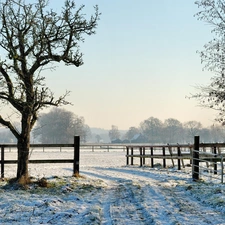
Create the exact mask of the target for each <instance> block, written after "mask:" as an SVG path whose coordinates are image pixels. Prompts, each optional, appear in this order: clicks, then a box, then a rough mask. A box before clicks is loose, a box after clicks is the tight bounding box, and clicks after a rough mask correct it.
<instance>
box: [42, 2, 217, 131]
mask: <svg viewBox="0 0 225 225" xmlns="http://www.w3.org/2000/svg"><path fill="white" fill-rule="evenodd" d="M50 2H51V1H50ZM52 2H53V1H52ZM59 2H60V3H59ZM62 2H63V1H62ZM62 2H61V1H57V3H56V2H55V1H54V4H58V5H54V6H55V7H58V8H60V7H61V5H60V4H62ZM76 2H77V4H78V5H81V4H85V10H84V12H85V13H86V14H87V16H89V15H90V14H91V13H92V12H93V8H92V6H93V5H95V4H97V5H98V6H99V10H100V11H101V13H102V16H101V19H100V21H99V25H98V28H97V33H96V35H94V36H88V37H86V40H85V43H83V44H81V51H82V52H83V53H84V57H83V59H84V65H83V66H81V67H79V68H76V67H71V66H70V67H66V66H64V65H63V64H60V65H57V67H56V70H54V71H53V72H50V71H48V72H45V73H46V79H47V84H49V86H50V88H51V90H52V91H53V92H54V93H55V94H56V96H58V95H60V94H62V93H64V92H65V90H70V91H71V95H70V96H69V97H68V100H69V101H71V102H72V103H73V106H68V107H66V109H68V110H70V111H73V112H74V113H75V114H77V115H79V116H83V117H84V118H85V121H86V123H87V124H88V125H89V126H90V127H101V128H105V129H110V128H111V125H116V126H118V128H119V129H128V128H129V127H131V126H136V127H138V126H139V124H140V122H142V121H143V120H145V119H147V118H149V117H151V116H153V117H157V118H159V119H161V120H162V121H164V120H165V119H167V118H176V119H178V120H180V121H181V122H186V121H190V120H197V121H200V122H201V123H202V124H203V125H204V126H208V125H211V124H212V123H213V122H214V121H213V120H214V118H215V112H214V111H212V110H210V109H202V108H200V107H197V104H198V102H197V101H196V100H194V99H191V100H189V99H186V98H185V96H187V95H189V94H190V93H195V88H194V86H196V85H199V84H208V83H209V82H210V77H212V76H213V74H211V73H209V72H207V71H204V72H203V71H202V68H203V65H201V62H200V57H199V55H198V54H197V53H196V51H197V50H201V49H203V45H204V44H205V43H206V42H208V41H209V40H210V39H211V37H212V34H211V33H210V27H209V26H208V25H207V24H205V23H204V22H201V21H198V20H197V18H196V17H194V14H195V13H196V12H197V10H198V9H197V6H196V5H195V4H194V0H193V1H192V0H188V1H187V0H161V1H156V0H142V1H136V0H122V1H121V0H114V1H106V0H92V1H90V0H83V1H81V0H79V1H76Z"/></svg>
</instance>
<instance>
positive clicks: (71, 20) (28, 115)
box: [0, 0, 100, 180]
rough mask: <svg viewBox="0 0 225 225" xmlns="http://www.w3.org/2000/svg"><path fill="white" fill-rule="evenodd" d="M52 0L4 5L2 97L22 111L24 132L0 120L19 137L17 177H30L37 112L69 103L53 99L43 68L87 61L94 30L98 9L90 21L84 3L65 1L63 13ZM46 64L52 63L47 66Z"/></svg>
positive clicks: (0, 10) (0, 8)
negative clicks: (83, 45)
mask: <svg viewBox="0 0 225 225" xmlns="http://www.w3.org/2000/svg"><path fill="white" fill-rule="evenodd" d="M48 3H49V1H48V0H36V3H32V4H30V3H26V1H25V0H17V1H14V0H5V1H1V3H0V32H1V36H0V48H1V53H2V54H1V59H0V99H1V100H2V102H3V103H5V104H10V105H11V106H12V107H13V108H14V109H15V110H16V111H17V112H18V114H19V115H20V118H21V130H18V129H16V128H15V127H14V126H13V124H12V123H11V122H10V121H9V120H7V119H6V118H3V116H2V115H0V123H1V124H2V125H4V126H6V127H8V128H9V129H10V131H11V132H12V133H13V134H14V136H15V137H16V139H17V147H18V168H17V180H20V179H21V178H23V179H24V180H27V179H28V175H29V174H28V156H29V148H30V132H31V130H32V128H33V127H34V124H35V122H36V120H37V118H38V112H39V111H40V109H43V108H44V107H47V106H59V105H65V104H68V103H69V102H67V101H66V99H65V97H66V96H67V94H68V93H65V94H64V95H62V96H60V97H59V98H57V99H55V97H54V95H53V93H52V92H51V91H50V90H49V88H48V87H46V86H45V84H44V77H43V76H41V71H42V70H43V69H44V68H49V65H50V66H53V65H52V63H55V62H64V63H65V64H66V65H73V66H76V67H78V66H80V65H82V64H83V61H82V53H80V50H79V45H78V43H79V42H82V41H84V37H83V36H84V35H85V34H87V35H92V34H94V33H95V28H96V27H97V21H98V19H99V15H100V14H99V12H98V8H97V6H96V7H95V12H94V15H93V16H91V17H90V19H89V20H87V19H86V18H85V17H84V14H82V9H83V7H84V6H81V7H79V8H76V5H75V2H74V0H65V4H64V7H63V8H62V10H61V13H59V14H57V13H56V12H55V11H53V10H49V7H48ZM47 66H48V67H47Z"/></svg>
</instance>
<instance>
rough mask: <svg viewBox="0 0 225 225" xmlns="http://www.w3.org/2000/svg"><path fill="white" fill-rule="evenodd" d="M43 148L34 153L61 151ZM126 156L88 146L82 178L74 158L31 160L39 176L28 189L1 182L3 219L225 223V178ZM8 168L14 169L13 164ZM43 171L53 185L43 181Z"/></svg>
mask: <svg viewBox="0 0 225 225" xmlns="http://www.w3.org/2000/svg"><path fill="white" fill-rule="evenodd" d="M35 154H36V155H35ZM40 154H41V153H33V155H32V157H40V158H43V157H53V158H54V157H55V156H56V155H57V156H59V152H56V153H54V152H51V153H45V154H46V155H45V156H43V154H41V155H40ZM60 154H62V155H63V156H62V157H65V158H68V155H69V154H71V153H69V152H64V153H63V152H62V153H60ZM8 157H10V154H8ZM125 162H126V159H125V152H122V151H117V152H87V151H86V152H83V153H81V164H80V174H81V177H79V178H76V177H72V176H71V175H72V165H71V164H65V165H64V164H58V165H57V164H48V165H47V164H42V165H30V174H31V175H32V176H33V177H34V179H33V181H34V182H33V183H32V184H31V185H29V186H27V187H26V188H25V189H17V190H15V189H14V188H13V187H12V186H10V185H8V183H7V182H6V181H4V182H1V183H0V224H21V225H22V224H25V225H26V224H62V225H64V224H103V225H110V224H119V225H120V224H138V225H139V224H165V225H168V224H182V225H183V224H225V197H224V196H225V195H224V194H225V186H224V185H223V184H218V183H217V184H216V183H213V182H211V183H210V182H208V181H207V182H205V181H201V182H192V180H191V173H190V168H187V169H186V170H182V171H177V170H176V169H173V168H169V169H162V168H160V167H157V168H153V169H152V168H150V167H142V168H140V167H139V166H138V165H135V166H126V165H125ZM5 170H6V177H13V175H14V174H15V166H13V165H9V166H7V168H6V169H5ZM42 177H45V179H46V181H47V183H48V184H49V185H48V187H45V188H43V187H39V185H38V182H37V181H38V180H40V179H41V178H42ZM212 181H213V180H212Z"/></svg>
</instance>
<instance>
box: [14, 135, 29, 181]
mask: <svg viewBox="0 0 225 225" xmlns="http://www.w3.org/2000/svg"><path fill="white" fill-rule="evenodd" d="M17 148H18V162H17V180H18V181H19V180H20V179H21V178H24V179H25V180H27V179H28V177H29V174H28V161H29V149H30V138H29V137H24V138H23V137H21V138H19V139H18V142H17Z"/></svg>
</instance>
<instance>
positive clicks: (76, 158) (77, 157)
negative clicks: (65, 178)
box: [0, 136, 80, 178]
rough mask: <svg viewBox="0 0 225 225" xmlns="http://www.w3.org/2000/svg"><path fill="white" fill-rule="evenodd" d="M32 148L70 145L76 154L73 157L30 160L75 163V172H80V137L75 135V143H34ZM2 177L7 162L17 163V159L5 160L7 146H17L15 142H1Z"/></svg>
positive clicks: (34, 161) (35, 160)
mask: <svg viewBox="0 0 225 225" xmlns="http://www.w3.org/2000/svg"><path fill="white" fill-rule="evenodd" d="M30 147H31V148H44V147H50V148H62V147H69V148H73V151H74V156H73V159H32V160H29V163H30V164H32V163H36V164H39V163H40V164H41V163H73V174H76V173H79V161H80V137H79V136H75V137H74V143H73V144H32V145H31V146H30ZM0 148H1V161H0V163H1V178H4V174H5V164H16V163H17V160H5V148H16V145H15V144H14V145H13V144H1V145H0Z"/></svg>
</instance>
